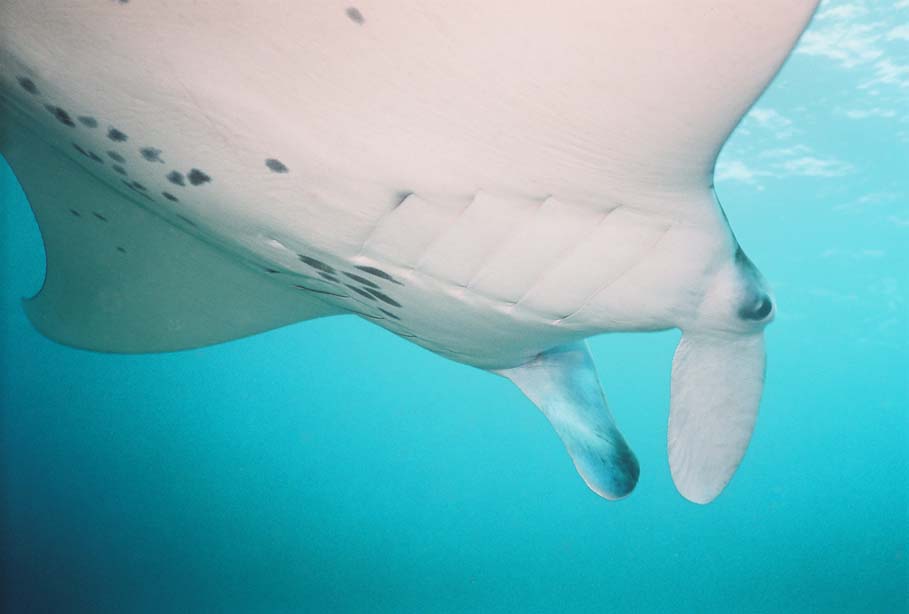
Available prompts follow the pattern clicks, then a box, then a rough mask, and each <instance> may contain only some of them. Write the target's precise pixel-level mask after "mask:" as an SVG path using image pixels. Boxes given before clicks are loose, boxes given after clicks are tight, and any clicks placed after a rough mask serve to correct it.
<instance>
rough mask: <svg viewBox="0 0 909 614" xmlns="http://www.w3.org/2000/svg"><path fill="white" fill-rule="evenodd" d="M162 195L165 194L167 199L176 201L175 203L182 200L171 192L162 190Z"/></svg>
mask: <svg viewBox="0 0 909 614" xmlns="http://www.w3.org/2000/svg"><path fill="white" fill-rule="evenodd" d="M161 196H163V197H164V198H166V199H167V200H169V201H171V202H174V203H178V202H180V199H179V198H177V197H176V196H174V195H173V194H171V193H170V192H161Z"/></svg>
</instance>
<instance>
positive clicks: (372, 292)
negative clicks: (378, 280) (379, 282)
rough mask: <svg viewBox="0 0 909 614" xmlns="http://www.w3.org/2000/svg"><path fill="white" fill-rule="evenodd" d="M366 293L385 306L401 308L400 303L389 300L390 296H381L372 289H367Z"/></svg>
mask: <svg viewBox="0 0 909 614" xmlns="http://www.w3.org/2000/svg"><path fill="white" fill-rule="evenodd" d="M366 291H367V292H369V293H370V294H372V295H373V296H374V297H376V298H377V299H379V300H380V301H382V302H383V303H385V304H387V305H391V306H392V307H400V306H401V303H399V302H398V301H396V300H395V299H393V298H391V297H390V296H388V295H386V294H382V293H381V292H379V291H378V290H373V289H372V288H367V289H366Z"/></svg>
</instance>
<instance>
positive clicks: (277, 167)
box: [265, 158, 289, 173]
mask: <svg viewBox="0 0 909 614" xmlns="http://www.w3.org/2000/svg"><path fill="white" fill-rule="evenodd" d="M265 166H267V167H268V168H269V170H271V171H272V172H275V173H286V172H287V171H288V170H289V169H288V168H287V167H286V166H285V165H284V163H283V162H281V161H280V160H276V159H275V158H269V159H268V160H266V161H265Z"/></svg>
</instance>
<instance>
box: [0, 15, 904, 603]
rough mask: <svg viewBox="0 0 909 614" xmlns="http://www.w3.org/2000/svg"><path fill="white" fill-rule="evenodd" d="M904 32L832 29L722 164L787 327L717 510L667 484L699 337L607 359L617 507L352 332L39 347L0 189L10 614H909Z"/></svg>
mask: <svg viewBox="0 0 909 614" xmlns="http://www.w3.org/2000/svg"><path fill="white" fill-rule="evenodd" d="M907 24H909V1H907V0H901V1H899V2H894V3H886V2H870V1H868V2H863V1H856V2H828V3H825V4H824V5H822V8H821V10H820V12H819V14H818V15H817V16H816V17H815V19H814V21H813V22H812V24H811V26H810V28H809V31H808V32H807V33H806V34H805V36H804V37H803V39H802V41H801V43H800V45H799V47H798V49H797V51H796V53H795V54H794V55H793V56H792V57H791V59H790V60H789V62H788V63H787V65H786V66H785V67H784V70H783V72H782V73H781V75H780V76H779V77H778V78H777V80H776V81H775V82H774V84H773V85H772V86H771V88H770V89H769V90H768V91H767V92H766V94H765V95H764V96H763V98H762V99H761V100H760V101H759V102H758V104H757V105H756V106H755V107H754V108H753V109H752V111H751V112H750V114H749V115H748V116H747V118H746V119H745V120H744V122H743V123H742V124H741V125H740V126H739V128H738V129H737V130H736V132H735V134H734V135H733V137H732V138H731V139H730V141H729V142H728V144H727V145H726V147H725V149H724V151H723V153H722V155H721V157H720V161H719V164H718V167H717V176H716V189H717V192H718V195H719V198H720V200H721V202H722V203H723V206H724V208H725V210H726V212H727V214H728V217H729V219H730V222H731V224H732V226H733V228H734V230H735V232H736V235H737V237H738V239H739V241H740V243H741V244H742V245H743V246H744V248H745V250H746V251H747V252H748V254H749V256H750V257H751V258H752V260H753V261H754V262H755V263H756V264H757V266H758V267H759V268H760V269H761V270H762V272H763V273H764V274H765V276H766V277H767V278H768V280H769V281H770V282H771V284H772V285H773V287H774V289H775V292H776V299H777V304H778V309H779V312H778V316H777V320H776V322H775V323H774V324H772V325H771V326H770V327H769V328H768V331H767V335H768V352H769V366H768V379H767V386H766V390H765V396H764V400H763V404H762V409H761V415H760V418H759V420H758V424H757V429H756V431H755V435H754V438H753V440H752V443H751V447H750V449H749V452H748V454H747V455H746V457H745V461H744V463H743V465H742V467H741V468H740V469H739V471H738V473H737V475H736V477H735V478H734V479H733V481H732V483H731V484H730V486H729V487H728V488H727V490H726V491H725V492H724V493H723V495H721V496H720V498H719V499H717V500H716V501H715V502H714V503H713V504H711V505H709V506H698V505H694V504H692V503H689V502H687V501H685V500H684V499H682V498H681V497H680V496H679V495H678V494H677V493H676V491H675V489H674V488H673V485H672V482H671V479H670V476H669V469H668V465H667V461H666V451H665V437H666V418H667V410H668V403H669V372H670V364H671V360H672V353H673V350H674V347H675V344H676V342H677V340H678V337H679V334H678V332H676V331H670V332H665V333H659V334H648V335H643V334H635V335H611V336H601V337H597V338H594V339H592V340H591V341H590V345H591V348H592V351H593V353H594V357H595V360H596V362H597V366H598V368H599V370H600V375H601V378H602V379H603V381H604V386H605V389H606V393H607V396H608V398H609V401H610V404H611V406H612V409H613V411H614V413H615V414H616V416H617V418H618V420H619V423H620V424H621V426H622V428H623V430H624V432H625V434H626V436H627V438H628V440H629V442H630V443H631V445H632V447H633V448H634V449H635V450H636V452H637V455H638V458H639V460H640V462H641V467H642V475H641V480H640V483H639V485H638V487H637V489H636V490H635V492H634V493H633V494H632V496H631V497H629V498H628V499H625V500H623V501H620V502H614V503H613V502H607V501H604V500H602V499H600V498H598V497H597V496H596V495H594V494H593V493H591V492H589V491H588V490H587V488H586V487H585V486H584V485H583V483H582V482H581V480H580V479H579V478H578V477H577V475H576V474H575V471H574V469H573V467H572V465H571V462H570V460H569V458H568V456H567V455H566V454H565V452H564V450H563V449H562V447H561V444H560V443H559V441H558V439H557V438H556V436H555V435H554V433H553V432H552V430H551V428H550V427H549V426H548V424H547V423H546V421H545V419H544V418H543V416H542V415H541V414H540V413H539V412H538V411H537V410H536V409H535V408H534V407H533V405H532V404H531V403H530V402H529V401H528V400H526V399H525V398H524V397H523V396H522V395H521V394H520V393H519V392H518V390H517V389H516V388H514V387H513V386H512V385H511V384H510V383H509V382H507V381H506V380H504V379H501V378H497V377H494V376H492V375H489V374H487V373H484V372H481V371H478V370H475V369H472V368H469V367H465V366H462V365H458V364H455V363H452V362H449V361H446V360H445V359H442V358H439V357H437V356H435V355H433V354H431V353H429V352H427V351H425V350H422V349H420V348H418V347H417V346H414V345H412V344H410V343H408V342H406V341H404V340H402V339H399V338H397V337H395V336H394V335H392V334H390V333H388V332H385V331H384V330H382V329H380V328H378V327H375V326H372V325H371V324H368V323H366V322H364V321H361V320H359V319H356V318H354V317H344V318H329V319H324V320H318V321H314V322H309V323H304V324H301V325H297V326H292V327H288V328H285V329H282V330H278V331H273V332H270V333H267V334H264V335H260V336H257V337H253V338H249V339H244V340H240V341H235V342H231V343H228V344H224V345H220V346H216V347H211V348H205V349H201V350H195V351H191V352H183V353H175V354H162V355H145V356H111V355H103V354H96V353H90V352H83V351H77V350H73V349H69V348H66V347H62V346H60V345H57V344H54V343H52V342H50V341H48V340H46V339H44V338H43V337H41V336H40V335H38V334H37V333H36V332H35V331H34V330H33V329H32V328H31V327H30V325H29V324H28V323H27V321H26V319H25V317H24V315H23V312H22V309H21V306H20V303H19V301H20V299H21V298H22V297H24V296H28V295H31V294H33V293H34V292H35V291H37V289H38V288H39V287H40V285H41V280H42V278H43V267H44V258H43V251H42V246H41V241H40V237H39V233H38V230H37V227H36V225H35V222H34V219H33V218H32V216H31V213H30V211H29V209H28V206H27V203H26V201H25V199H24V196H23V195H22V193H21V191H20V189H19V187H18V185H17V184H16V182H15V180H14V178H13V176H12V174H11V172H10V170H9V168H8V167H6V165H5V164H0V199H2V218H0V219H2V229H0V230H2V235H0V236H2V251H0V253H2V262H0V264H2V269H0V270H2V286H0V291H2V301H3V302H2V329H0V330H2V333H0V334H2V337H0V343H2V345H0V377H2V379H0V386H2V388H0V408H2V413H0V418H2V423H0V425H2V441H0V461H2V479H3V483H2V490H0V493H2V544H0V548H2V563H3V587H2V601H3V610H4V611H9V612H45V611H48V612H177V611H180V612H203V611H212V612H290V611H308V612H322V611H350V612H381V611H394V612H461V611H490V612H532V611H539V612H575V611H576V612H588V611H610V612H617V611H628V612H667V611H672V612H732V611H735V612H784V611H785V612H900V611H907V609H909V601H907V599H909V598H907V595H909V564H907V557H909V552H907V541H909V508H907V492H909V479H907V466H909V462H907V461H909V452H907V450H909V445H907V444H909V437H907V434H909V384H907V379H909V306H907V300H906V292H907V281H909V273H907V271H909V25H907Z"/></svg>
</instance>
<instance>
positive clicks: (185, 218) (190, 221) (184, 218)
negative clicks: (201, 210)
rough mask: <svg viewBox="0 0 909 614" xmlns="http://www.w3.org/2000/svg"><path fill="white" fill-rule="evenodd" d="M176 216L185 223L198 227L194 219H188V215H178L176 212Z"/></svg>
mask: <svg viewBox="0 0 909 614" xmlns="http://www.w3.org/2000/svg"><path fill="white" fill-rule="evenodd" d="M177 218H178V219H181V220H183V221H184V222H186V223H187V224H189V225H190V226H192V227H193V228H198V226H197V225H196V223H195V222H194V221H192V220H191V219H189V218H188V217H186V216H185V215H180V214H179V213H178V214H177Z"/></svg>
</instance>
